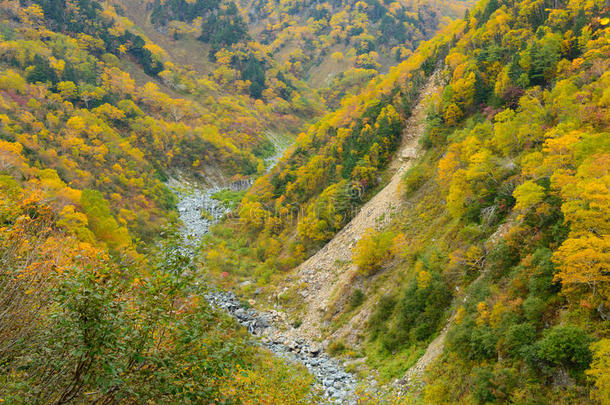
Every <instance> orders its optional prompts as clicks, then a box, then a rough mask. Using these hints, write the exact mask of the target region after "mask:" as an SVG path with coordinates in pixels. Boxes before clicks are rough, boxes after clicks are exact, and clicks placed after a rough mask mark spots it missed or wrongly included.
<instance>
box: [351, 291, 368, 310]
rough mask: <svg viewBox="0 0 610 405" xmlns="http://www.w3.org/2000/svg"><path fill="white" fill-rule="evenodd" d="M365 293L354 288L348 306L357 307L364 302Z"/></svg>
mask: <svg viewBox="0 0 610 405" xmlns="http://www.w3.org/2000/svg"><path fill="white" fill-rule="evenodd" d="M364 298H365V295H364V293H363V292H362V290H360V289H356V290H354V292H353V293H352V295H351V297H350V298H349V308H350V309H355V308H358V307H359V306H360V305H362V303H363V302H364Z"/></svg>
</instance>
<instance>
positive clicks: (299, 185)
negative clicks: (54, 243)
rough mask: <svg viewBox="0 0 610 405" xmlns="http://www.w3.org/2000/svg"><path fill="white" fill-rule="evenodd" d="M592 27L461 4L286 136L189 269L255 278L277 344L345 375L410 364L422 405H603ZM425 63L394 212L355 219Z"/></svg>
mask: <svg viewBox="0 0 610 405" xmlns="http://www.w3.org/2000/svg"><path fill="white" fill-rule="evenodd" d="M608 13H609V9H608V5H607V3H606V2H604V1H597V2H595V1H594V2H569V3H566V2H551V1H549V2H546V1H535V2H534V1H529V0H524V1H519V2H513V1H507V2H503V1H499V0H489V1H483V2H481V3H480V4H479V5H478V6H477V7H476V8H475V9H474V10H472V11H471V12H469V13H468V15H467V17H466V19H465V20H463V21H459V22H457V23H455V24H453V25H451V26H450V27H448V28H447V29H446V30H445V32H443V33H442V34H440V35H439V36H437V37H435V38H434V39H433V40H431V41H430V42H428V43H425V44H423V45H422V46H420V48H419V49H418V50H417V52H415V53H414V55H413V56H412V57H411V58H410V59H409V60H407V61H406V62H405V63H403V64H401V65H399V66H398V67H397V68H396V69H395V70H393V71H391V72H390V73H389V74H388V75H387V77H385V78H383V79H379V80H378V81H373V82H372V83H371V84H370V85H369V87H368V88H367V89H366V90H365V91H364V92H363V93H362V94H361V95H360V96H358V97H354V98H351V99H346V100H344V101H343V102H342V108H340V109H339V110H338V111H337V112H336V113H333V114H331V115H329V116H327V117H325V118H324V119H322V120H321V121H320V122H319V123H318V124H316V125H315V126H313V127H312V128H310V130H309V131H308V132H307V133H306V134H303V135H301V136H300V137H299V139H298V140H297V143H296V145H295V147H294V148H293V149H292V150H291V151H290V152H289V153H288V154H287V155H286V157H285V158H284V159H283V160H282V161H281V162H280V164H279V165H278V167H277V168H276V169H275V170H273V171H272V172H271V173H270V174H269V175H267V176H265V177H263V178H261V179H259V180H258V181H257V182H256V184H255V186H254V187H253V189H252V190H251V191H250V192H249V193H248V194H247V195H246V197H245V198H244V200H243V201H242V204H241V208H240V210H239V221H235V222H227V224H225V225H224V226H223V227H219V228H218V229H217V231H216V234H215V237H211V238H210V241H209V243H210V248H211V249H213V250H210V251H209V252H213V253H208V258H209V260H208V261H207V262H206V267H207V268H208V269H209V270H210V271H212V272H215V271H227V272H229V273H231V275H232V276H234V277H235V278H236V279H238V280H240V279H243V278H253V279H256V280H257V281H258V283H259V285H262V286H265V285H267V283H269V286H268V287H266V288H267V290H268V291H269V292H270V300H269V303H270V304H271V303H274V304H275V305H278V304H280V305H282V306H283V307H284V308H286V309H287V310H288V311H289V313H290V316H291V317H292V320H293V322H294V327H295V330H294V333H295V334H297V335H298V334H300V335H306V336H312V337H320V338H321V339H325V343H326V344H327V345H328V347H329V349H330V350H331V351H333V352H334V353H336V354H338V355H343V356H344V357H345V358H353V359H354V361H353V363H354V368H358V369H360V370H361V371H362V372H363V373H364V374H368V373H370V372H371V370H377V371H378V372H379V378H380V379H381V380H382V381H388V382H389V381H392V379H394V378H397V377H402V376H403V375H404V373H405V372H406V371H407V370H408V369H409V368H410V367H411V366H412V365H416V363H417V360H418V358H420V356H422V355H423V354H424V353H425V357H424V360H422V361H421V362H419V363H417V365H416V367H415V368H414V369H412V370H410V371H409V373H408V377H409V378H410V379H412V380H411V381H406V382H407V385H408V386H407V387H406V389H407V391H409V392H411V393H412V395H423V398H424V399H423V400H424V402H425V403H487V402H509V401H513V402H519V403H521V402H536V403H538V402H539V403H547V402H549V401H551V402H560V403H587V402H589V401H590V402H592V403H594V402H596V401H601V402H604V403H605V401H607V395H608V392H609V387H608V385H607V381H606V379H605V377H604V375H605V374H607V372H608V369H607V364H608V348H607V346H608V335H607V321H608V307H609V306H610V304H609V303H608V296H607V290H608V287H609V285H608V281H609V279H608V274H607V273H608V268H609V267H608V263H610V259H609V257H608V240H609V236H608V221H609V220H610V203H609V201H610V200H609V198H608V193H609V191H608V190H609V183H608V181H609V177H608V170H607V167H608V157H609V156H610V154H609V153H610V150H609V144H608V139H610V137H609V136H608V128H609V124H610V123H609V122H608V103H607V100H606V98H607V94H606V93H607V92H608V91H607V89H608V78H609V76H608V73H607V72H608V70H609V69H608V67H609V66H608V63H609V62H608V57H609V51H610V27H609V24H610V17H609V15H608ZM437 67H438V69H439V70H438V71H439V72H438V77H439V81H438V84H440V85H441V88H440V92H439V94H438V95H437V96H436V97H433V98H432V99H431V100H430V103H429V109H428V110H427V112H426V119H425V121H426V124H425V130H424V131H423V138H422V140H421V143H420V144H421V147H422V153H421V156H420V157H417V158H416V159H415V160H414V162H413V163H412V164H413V167H412V168H411V169H409V170H408V171H407V172H406V173H405V175H404V179H403V180H402V187H403V195H402V196H400V197H398V196H397V197H395V201H394V204H392V205H393V206H394V207H396V208H393V209H384V212H382V213H380V212H371V211H369V210H367V207H369V206H370V207H373V206H375V204H376V201H378V200H383V201H385V197H384V195H386V194H387V191H388V190H389V189H388V188H387V187H391V188H392V187H394V186H393V184H394V182H393V180H390V178H389V177H390V176H389V175H390V174H392V173H393V170H392V167H394V168H395V167H396V166H393V165H389V166H388V162H389V161H390V160H391V159H392V156H395V158H394V161H397V159H398V158H399V156H397V155H396V154H394V155H393V153H394V151H395V150H396V148H397V146H398V144H399V140H400V134H401V133H402V132H403V128H404V126H405V122H413V121H412V120H415V119H416V118H417V114H416V115H413V112H414V111H415V112H420V111H421V109H420V108H421V107H418V108H417V109H414V106H415V105H416V104H415V100H417V99H418V98H419V97H420V93H421V89H422V85H423V83H424V82H426V80H429V79H428V78H429V77H430V75H431V73H432V72H433V71H434V70H435V68H437ZM409 117H411V118H409ZM388 167H389V168H388ZM379 184H382V185H383V184H389V185H388V186H387V187H386V188H383V189H381V191H380V188H379V187H378V185H379ZM375 194H377V195H378V197H374V195H375ZM369 198H370V201H369V203H368V204H371V205H369V206H367V205H364V208H363V210H362V211H358V207H360V206H361V205H362V204H363V203H364V202H366V201H367V200H369ZM384 206H386V207H389V206H390V205H389V204H388V205H384ZM392 211H394V213H393V212H392ZM352 218H354V220H353V222H351V223H350V219H352ZM348 224H349V225H348ZM367 228H374V229H368V230H367ZM335 235H336V236H335ZM333 238H334V239H333ZM220 239H222V240H224V244H222V245H220V246H219V245H218V240H220ZM329 240H330V243H328V244H327V245H326V243H327V242H328V241H329ZM354 242H355V247H354V250H353V253H350V252H349V249H350V245H353V244H354ZM232 251H237V252H239V256H236V255H233V254H232ZM219 252H220V254H218V253H219ZM311 255H314V256H313V257H312V258H311V259H309V260H308V261H305V262H304V263H303V264H302V265H300V266H298V265H299V264H300V263H301V262H303V261H304V260H305V259H307V258H308V257H309V256H311ZM212 257H213V258H214V260H211V258H212ZM295 268H296V270H292V269H295ZM283 272H288V273H287V274H286V273H284V274H282V273H283ZM280 280H284V282H281V281H280ZM278 284H279V285H282V286H285V287H286V288H282V289H280V290H279V291H278V290H274V286H275V285H278ZM251 288H252V287H251V285H249V286H248V287H247V288H245V289H244V293H246V294H247V293H248V291H249V290H250V289H251ZM253 290H254V289H253V288H252V290H251V291H253ZM300 328H303V331H300ZM441 331H442V333H441ZM439 333H440V337H439V338H438V339H435V338H436V337H437V336H439ZM430 342H432V347H431V348H430V350H426V348H427V347H428V344H429V343H430ZM428 365H430V367H428ZM426 369H427V371H426ZM424 371H426V372H424ZM413 379H414V380H417V381H413ZM421 384H424V385H425V388H423V390H421V387H422V386H421Z"/></svg>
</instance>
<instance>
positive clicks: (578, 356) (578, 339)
mask: <svg viewBox="0 0 610 405" xmlns="http://www.w3.org/2000/svg"><path fill="white" fill-rule="evenodd" d="M590 343H591V337H590V336H589V335H588V334H587V333H586V332H585V331H584V330H582V329H580V328H579V327H577V326H572V325H568V326H555V327H554V328H552V329H551V330H550V331H548V332H547V333H546V334H545V336H544V338H543V339H541V340H539V341H538V342H537V343H536V355H537V357H538V358H539V359H540V360H542V361H543V362H545V363H547V364H548V365H550V366H553V367H558V366H562V367H566V368H567V369H569V370H572V371H575V372H582V371H584V370H585V369H586V368H587V367H589V364H591V360H592V356H591V350H590V349H589V344H590Z"/></svg>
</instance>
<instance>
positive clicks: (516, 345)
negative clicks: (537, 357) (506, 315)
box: [503, 323, 536, 357]
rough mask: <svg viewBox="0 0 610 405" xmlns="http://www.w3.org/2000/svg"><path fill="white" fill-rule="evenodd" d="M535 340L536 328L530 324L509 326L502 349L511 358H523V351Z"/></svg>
mask: <svg viewBox="0 0 610 405" xmlns="http://www.w3.org/2000/svg"><path fill="white" fill-rule="evenodd" d="M535 339H536V328H535V327H534V325H532V324H531V323H522V324H519V325H513V326H511V327H510V328H509V329H508V331H507V333H506V337H505V339H504V345H503V346H504V348H505V349H506V351H507V352H508V354H510V355H511V356H513V357H524V353H523V349H524V348H525V347H527V346H529V345H531V344H532V343H534V340H535Z"/></svg>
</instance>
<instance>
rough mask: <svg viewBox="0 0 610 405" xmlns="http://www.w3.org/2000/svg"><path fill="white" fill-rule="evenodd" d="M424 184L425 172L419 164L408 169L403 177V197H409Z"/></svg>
mask: <svg viewBox="0 0 610 405" xmlns="http://www.w3.org/2000/svg"><path fill="white" fill-rule="evenodd" d="M425 182H426V171H425V169H424V167H423V166H422V165H421V164H420V165H417V166H414V167H412V168H410V169H409V170H408V171H407V173H405V175H404V177H403V183H404V186H405V195H406V197H410V196H411V195H413V193H415V192H416V191H417V190H419V188H420V187H421V186H422V185H423V184H424V183H425Z"/></svg>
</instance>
